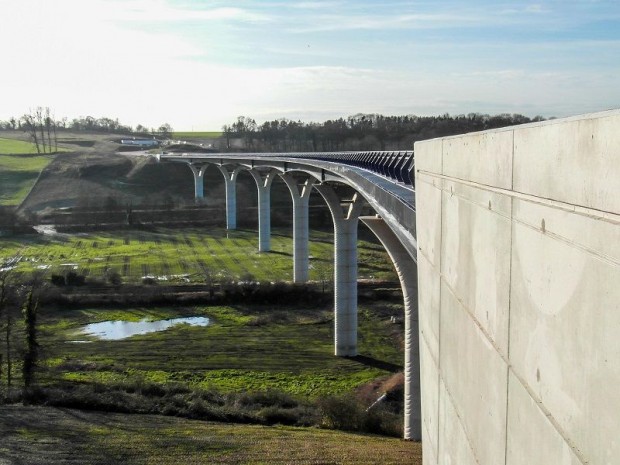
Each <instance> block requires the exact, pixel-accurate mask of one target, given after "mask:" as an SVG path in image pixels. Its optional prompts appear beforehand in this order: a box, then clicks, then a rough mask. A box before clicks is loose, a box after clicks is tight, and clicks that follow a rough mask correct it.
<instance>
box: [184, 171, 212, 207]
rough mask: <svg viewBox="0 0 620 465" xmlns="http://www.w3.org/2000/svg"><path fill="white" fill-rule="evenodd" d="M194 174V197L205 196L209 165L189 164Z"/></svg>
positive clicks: (200, 197)
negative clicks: (205, 180)
mask: <svg viewBox="0 0 620 465" xmlns="http://www.w3.org/2000/svg"><path fill="white" fill-rule="evenodd" d="M187 165H188V166H189V168H190V169H191V170H192V173H193V175H194V198H196V199H202V198H204V175H205V171H206V169H207V166H208V165H202V166H194V165H192V164H191V163H188V164H187Z"/></svg>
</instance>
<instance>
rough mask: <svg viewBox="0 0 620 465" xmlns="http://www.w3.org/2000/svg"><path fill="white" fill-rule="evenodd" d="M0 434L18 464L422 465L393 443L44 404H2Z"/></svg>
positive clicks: (0, 456)
mask: <svg viewBox="0 0 620 465" xmlns="http://www.w3.org/2000/svg"><path fill="white" fill-rule="evenodd" d="M0 437H2V444H1V445H0V463H20V464H23V465H30V464H39V463H41V458H42V457H45V463H46V464H48V465H60V464H63V465H68V464H78V463H79V464H81V463H89V464H92V465H98V464H106V465H116V464H127V465H134V464H135V465H137V464H167V465H175V464H190V463H221V464H250V463H251V464H274V463H322V464H390V463H391V464H400V463H402V464H409V465H419V464H421V463H422V451H421V444H420V443H413V442H405V441H402V440H399V439H395V438H384V437H378V436H372V435H361V434H350V433H343V432H338V431H329V430H320V429H312V428H292V427H262V426H247V425H227V424H222V423H209V422H200V421H192V420H185V419H180V418H172V417H162V416H153V415H131V416H129V415H122V414H110V413H102V412H83V411H77V410H69V409H54V408H48V407H21V406H4V407H0Z"/></svg>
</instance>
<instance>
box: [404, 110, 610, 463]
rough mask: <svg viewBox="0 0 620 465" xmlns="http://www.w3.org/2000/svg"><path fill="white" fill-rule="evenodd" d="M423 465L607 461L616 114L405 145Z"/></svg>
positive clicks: (554, 121) (603, 113)
mask: <svg viewBox="0 0 620 465" xmlns="http://www.w3.org/2000/svg"><path fill="white" fill-rule="evenodd" d="M415 150H416V165H417V167H416V170H417V171H416V186H417V187H416V210H417V225H418V228H417V239H418V255H417V258H418V289H419V302H418V305H419V317H420V320H419V322H420V353H421V367H422V368H421V373H422V376H421V384H422V413H423V414H422V417H423V422H422V425H423V427H422V431H423V445H424V446H423V447H424V463H425V465H430V464H441V463H458V464H460V465H467V464H478V465H517V464H528V465H529V464H540V465H543V464H544V465H555V464H557V465H560V464H562V465H563V464H571V465H576V464H586V463H587V464H592V465H610V464H612V463H617V461H618V459H619V457H620V441H619V440H618V437H620V421H619V416H618V412H620V396H619V395H618V390H617V388H616V387H617V386H618V385H620V338H619V337H618V336H619V331H618V330H619V328H620V286H619V285H618V284H620V111H618V110H614V111H609V112H602V113H597V114H592V115H585V116H578V117H572V118H565V119H557V120H552V121H546V122H542V123H534V124H528V125H522V126H514V127H510V128H503V129H499V130H493V131H486V132H481V133H472V134H466V135H462V136H455V137H447V138H443V139H433V140H430V141H424V142H419V143H416V145H415Z"/></svg>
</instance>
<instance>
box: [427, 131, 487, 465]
mask: <svg viewBox="0 0 620 465" xmlns="http://www.w3.org/2000/svg"><path fill="white" fill-rule="evenodd" d="M443 146H444V141H443V139H442V140H441V152H440V154H439V155H440V156H441V174H442V175H443ZM418 174H420V171H418ZM439 195H440V202H439V244H438V247H439V259H438V260H437V262H438V263H437V266H438V267H439V302H438V303H437V305H438V313H439V315H438V322H437V417H436V418H437V421H436V423H437V436H435V437H436V438H437V462H439V451H440V447H441V436H440V434H439V431H440V426H441V425H440V424H439V423H440V421H439V419H440V418H441V417H440V416H439V415H440V413H441V263H442V255H443V216H444V211H443V192H440V194H439ZM446 392H447V389H446ZM459 421H461V420H460V418H459ZM465 436H467V434H465ZM467 441H468V442H469V438H467ZM469 446H470V447H471V443H470V444H469ZM474 457H476V454H475V453H474ZM476 460H477V458H476Z"/></svg>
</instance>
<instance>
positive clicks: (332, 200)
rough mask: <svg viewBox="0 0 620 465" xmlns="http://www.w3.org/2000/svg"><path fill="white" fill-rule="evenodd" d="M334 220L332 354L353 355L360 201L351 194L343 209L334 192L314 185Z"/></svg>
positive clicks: (340, 355)
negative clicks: (346, 205) (333, 347)
mask: <svg viewBox="0 0 620 465" xmlns="http://www.w3.org/2000/svg"><path fill="white" fill-rule="evenodd" d="M315 187H316V189H317V191H318V192H319V193H320V194H321V195H322V196H323V198H324V199H325V202H326V203H327V206H328V207H329V209H330V211H331V214H332V218H333V221H334V313H335V318H334V325H335V328H334V345H335V350H334V352H335V355H337V356H339V357H355V356H356V355H357V222H358V221H357V220H358V217H359V214H360V211H361V208H362V205H363V202H364V201H363V198H362V197H361V196H360V195H358V194H355V195H354V196H353V199H352V201H350V202H349V204H348V208H346V209H343V208H342V205H341V200H340V198H339V197H338V195H337V194H336V193H335V192H334V190H333V189H332V188H331V187H329V186H327V185H325V184H321V185H316V186H315Z"/></svg>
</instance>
